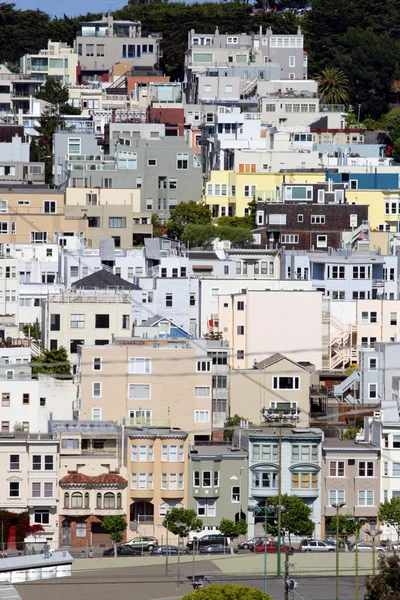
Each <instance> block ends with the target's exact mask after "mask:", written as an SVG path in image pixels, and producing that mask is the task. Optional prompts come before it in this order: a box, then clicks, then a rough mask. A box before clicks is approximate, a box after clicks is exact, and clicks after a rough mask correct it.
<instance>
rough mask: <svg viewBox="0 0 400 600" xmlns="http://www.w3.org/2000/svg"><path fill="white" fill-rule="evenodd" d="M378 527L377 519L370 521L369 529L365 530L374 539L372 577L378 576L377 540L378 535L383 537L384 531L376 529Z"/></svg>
mask: <svg viewBox="0 0 400 600" xmlns="http://www.w3.org/2000/svg"><path fill="white" fill-rule="evenodd" d="M375 527H376V520H375V519H370V522H369V529H366V530H365V533H367V534H368V535H369V536H370V537H371V538H372V576H375V574H376V546H375V539H376V537H377V536H378V535H381V533H382V530H381V529H375Z"/></svg>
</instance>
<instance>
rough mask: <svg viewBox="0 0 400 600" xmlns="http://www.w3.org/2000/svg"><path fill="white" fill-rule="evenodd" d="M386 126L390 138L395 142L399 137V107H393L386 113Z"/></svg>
mask: <svg viewBox="0 0 400 600" xmlns="http://www.w3.org/2000/svg"><path fill="white" fill-rule="evenodd" d="M386 127H387V130H388V133H389V135H390V139H391V140H392V141H393V142H396V141H397V140H398V139H399V138H400V108H394V109H393V110H391V111H390V112H389V113H388V114H387V115H386Z"/></svg>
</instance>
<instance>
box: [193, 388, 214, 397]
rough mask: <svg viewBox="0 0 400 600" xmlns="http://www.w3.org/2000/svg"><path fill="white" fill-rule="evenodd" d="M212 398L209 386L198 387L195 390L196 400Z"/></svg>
mask: <svg viewBox="0 0 400 600" xmlns="http://www.w3.org/2000/svg"><path fill="white" fill-rule="evenodd" d="M210 396H211V388H210V387H208V386H200V385H196V386H195V388H194V397H195V398H210Z"/></svg>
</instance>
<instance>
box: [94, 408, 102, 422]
mask: <svg viewBox="0 0 400 600" xmlns="http://www.w3.org/2000/svg"><path fill="white" fill-rule="evenodd" d="M92 420H93V421H101V408H92Z"/></svg>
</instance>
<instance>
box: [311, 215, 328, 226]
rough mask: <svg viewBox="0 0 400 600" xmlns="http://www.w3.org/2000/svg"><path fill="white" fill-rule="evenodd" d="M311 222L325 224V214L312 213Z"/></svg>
mask: <svg viewBox="0 0 400 600" xmlns="http://www.w3.org/2000/svg"><path fill="white" fill-rule="evenodd" d="M311 223H312V224H313V225H324V224H325V215H311Z"/></svg>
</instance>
